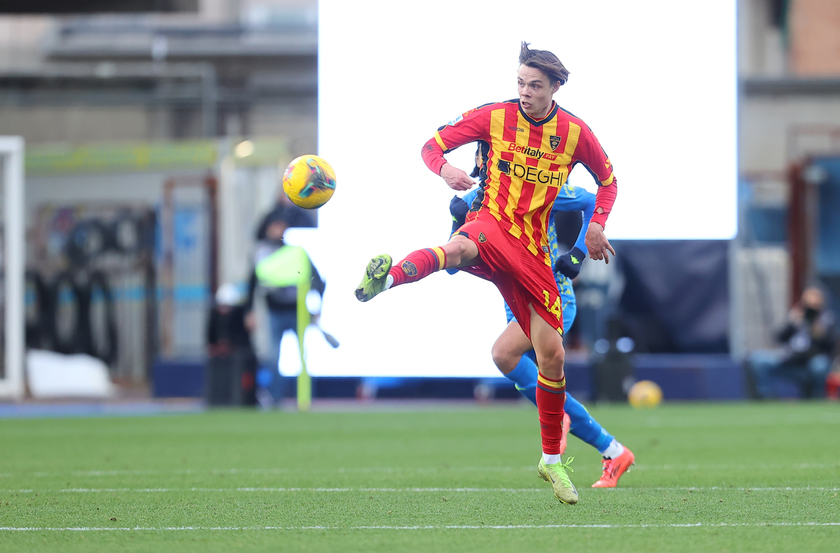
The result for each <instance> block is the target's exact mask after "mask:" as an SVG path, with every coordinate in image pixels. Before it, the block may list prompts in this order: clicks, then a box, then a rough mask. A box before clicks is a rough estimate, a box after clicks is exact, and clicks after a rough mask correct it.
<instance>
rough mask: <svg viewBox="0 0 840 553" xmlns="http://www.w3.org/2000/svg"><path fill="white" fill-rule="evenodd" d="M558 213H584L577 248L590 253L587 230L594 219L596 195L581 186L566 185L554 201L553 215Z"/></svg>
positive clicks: (576, 243)
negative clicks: (586, 238) (587, 243)
mask: <svg viewBox="0 0 840 553" xmlns="http://www.w3.org/2000/svg"><path fill="white" fill-rule="evenodd" d="M558 211H582V212H583V225H581V227H580V232H579V233H578V237H577V240H576V241H575V246H574V247H576V248H578V249H579V250H580V251H582V252H583V253H585V254H586V253H589V250H588V249H587V247H586V243H585V240H584V239H585V237H586V228H587V227H588V226H589V221H590V220H591V219H592V214H593V213H594V211H595V194H593V193H592V192H590V191H588V190H586V189H584V188H581V187H580V186H570V185H565V186H564V187H563V190H562V191H561V192H560V193H559V194H558V195H557V198H556V199H555V200H554V205H553V206H552V208H551V212H552V214H554V213H556V212H558Z"/></svg>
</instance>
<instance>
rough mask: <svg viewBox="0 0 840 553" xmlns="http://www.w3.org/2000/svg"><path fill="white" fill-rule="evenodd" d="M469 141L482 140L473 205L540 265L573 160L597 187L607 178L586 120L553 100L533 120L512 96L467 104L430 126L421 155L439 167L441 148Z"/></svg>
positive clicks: (437, 170) (443, 150) (446, 149)
mask: <svg viewBox="0 0 840 553" xmlns="http://www.w3.org/2000/svg"><path fill="white" fill-rule="evenodd" d="M475 141H484V142H486V143H487V144H488V145H489V150H488V153H487V160H486V178H485V180H484V184H483V186H484V199H483V201H482V203H481V208H480V211H484V210H487V211H488V212H489V213H490V214H492V215H493V217H495V218H496V220H497V221H499V222H500V224H501V225H502V227H503V228H504V229H506V230H507V231H508V232H509V233H510V234H512V235H513V236H514V237H516V238H517V239H518V240H519V241H520V242H522V244H523V245H525V247H526V248H528V250H529V251H530V252H531V253H533V254H534V255H542V256H544V257H545V262H546V264H550V260H549V247H548V239H547V229H548V223H549V217H550V216H551V207H552V205H553V203H554V199H555V197H556V196H557V193H558V192H559V190H560V187H561V186H563V184H564V183H565V182H566V179H568V177H569V173H570V172H571V170H572V168H573V167H574V166H575V164H576V163H578V162H580V163H583V164H584V165H585V166H586V167H587V168H588V169H589V171H590V173H592V174H593V175H594V176H595V178H596V179H597V180H598V181H599V183H600V185H601V186H609V185H611V184H613V183H614V181H615V177H614V176H613V171H612V164H611V163H610V160H609V159H608V158H607V155H606V154H605V153H604V150H603V149H602V148H601V145H600V143H599V142H598V139H597V138H595V135H594V134H593V133H592V131H591V130H590V129H589V127H588V126H587V125H586V124H585V123H584V122H583V121H582V120H580V119H578V118H577V117H575V116H574V115H572V114H571V113H569V112H567V111H565V110H563V109H561V108H560V107H559V106H558V105H557V104H556V103H552V108H551V111H549V113H548V115H546V116H545V117H544V118H542V119H540V120H535V119H532V118H531V117H530V116H528V115H527V114H526V113H525V112H523V111H522V110H521V109H520V107H519V100H509V101H507V102H499V103H495V104H487V105H484V106H481V107H479V108H476V109H473V110H470V111H468V112H466V113H464V114H463V115H461V116H460V117H458V118H457V119H455V120H454V121H451V122H450V123H448V124H446V125H444V126H442V127H440V128H439V129H438V130H437V132H435V136H434V137H433V138H432V139H430V140H429V141H428V142H427V143H426V144H425V146H424V147H423V160H424V161H425V163H426V166H427V167H429V169H431V170H432V171H434V172H435V173H436V174H440V169H441V167H443V165H444V163H446V160H445V159H444V157H443V155H444V154H446V153H448V152H450V151H452V150H454V149H455V148H457V147H459V146H463V145H464V144H468V143H470V142H475Z"/></svg>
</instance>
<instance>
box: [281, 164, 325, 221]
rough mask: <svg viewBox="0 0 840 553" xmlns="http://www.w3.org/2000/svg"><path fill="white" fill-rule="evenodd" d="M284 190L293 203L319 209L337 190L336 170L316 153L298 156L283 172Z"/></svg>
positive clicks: (306, 207)
mask: <svg viewBox="0 0 840 553" xmlns="http://www.w3.org/2000/svg"><path fill="white" fill-rule="evenodd" d="M283 191H284V192H285V193H286V196H288V197H289V199H290V200H291V201H292V203H293V204H295V205H297V206H300V207H303V208H305V209H317V208H319V207H321V206H322V205H324V204H325V203H327V202H328V201H329V200H330V198H332V195H333V193H334V192H335V171H334V170H333V168H332V166H331V165H330V164H329V163H327V161H326V160H325V159H324V158H322V157H319V156H316V155H314V154H307V155H303V156H300V157H297V158H295V159H293V160H292V162H291V163H289V165H288V167H286V171H285V172H284V173H283Z"/></svg>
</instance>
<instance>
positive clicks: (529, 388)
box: [505, 354, 538, 406]
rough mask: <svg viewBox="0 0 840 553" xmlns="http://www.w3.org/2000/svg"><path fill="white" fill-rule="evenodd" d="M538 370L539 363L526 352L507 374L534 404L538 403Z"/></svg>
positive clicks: (506, 376) (520, 391)
mask: <svg viewBox="0 0 840 553" xmlns="http://www.w3.org/2000/svg"><path fill="white" fill-rule="evenodd" d="M537 372H538V369H537V364H536V363H534V361H533V360H532V359H531V358H530V357H528V354H525V355H523V356H522V357H520V358H519V363H517V364H516V368H515V369H513V370H512V371H511V372H510V373H509V374H506V375H505V378H507V379H508V380H510V381H511V382H513V383H514V384H516V389H517V390H519V393H520V394H522V395H523V396H525V397H526V398H527V399H528V401H530V402H531V403H533V404H534V406H536V405H537Z"/></svg>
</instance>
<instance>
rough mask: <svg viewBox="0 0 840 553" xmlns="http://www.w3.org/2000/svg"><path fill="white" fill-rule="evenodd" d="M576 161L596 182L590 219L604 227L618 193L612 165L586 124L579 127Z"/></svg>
mask: <svg viewBox="0 0 840 553" xmlns="http://www.w3.org/2000/svg"><path fill="white" fill-rule="evenodd" d="M575 157H576V158H577V161H579V162H580V163H583V165H584V166H585V167H586V168H587V170H588V171H589V172H590V174H592V176H593V177H594V178H595V181H596V182H597V183H598V192H597V194H596V196H595V210H594V213H593V215H592V219H591V220H592V221H594V222H596V223H598V224H599V225H601V226H602V227H606V223H607V217H609V214H610V211H612V206H613V204H614V203H615V198H616V195H617V193H618V183H617V181H616V178H615V174H614V173H613V166H612V163H611V162H610V158H609V157H607V154H606V152H604V149H603V148H602V147H601V143H600V142H598V139H597V138H596V137H595V134H594V133H593V132H592V130H591V129H589V127H587V126H583V127H582V128H581V141H580V144H579V146H578V150H577V151H576V152H575Z"/></svg>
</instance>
